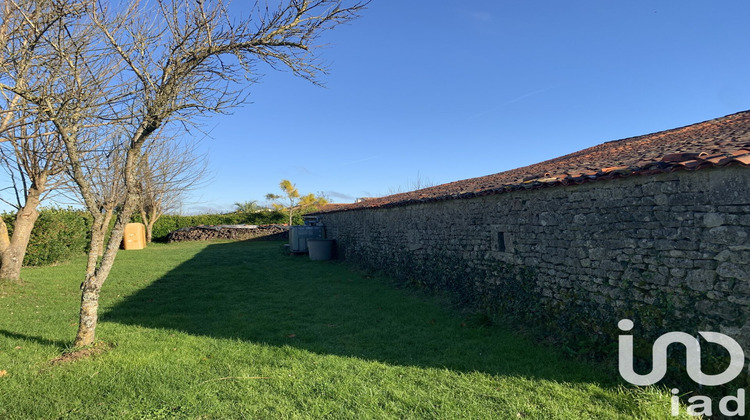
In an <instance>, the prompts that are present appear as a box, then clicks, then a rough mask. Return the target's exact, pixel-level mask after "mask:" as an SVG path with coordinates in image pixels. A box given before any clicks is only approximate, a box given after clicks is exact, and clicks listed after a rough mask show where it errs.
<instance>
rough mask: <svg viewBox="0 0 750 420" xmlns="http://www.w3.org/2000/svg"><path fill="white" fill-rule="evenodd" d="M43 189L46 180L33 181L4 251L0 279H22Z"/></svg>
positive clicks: (9, 280) (16, 280)
mask: <svg viewBox="0 0 750 420" xmlns="http://www.w3.org/2000/svg"><path fill="white" fill-rule="evenodd" d="M40 186H41V188H40ZM43 189H44V181H40V183H39V185H37V183H36V182H35V183H32V184H31V187H30V188H29V192H28V196H27V197H26V204H24V206H23V207H22V208H21V209H20V210H19V211H18V213H17V214H16V222H15V225H14V226H13V236H12V237H11V238H10V242H9V243H8V246H7V248H6V249H5V251H4V252H3V253H2V265H0V279H2V280H3V281H8V282H16V283H17V282H19V281H20V279H21V266H22V265H23V258H24V257H25V256H26V248H27V247H28V245H29V239H31V230H32V229H33V228H34V224H35V223H36V220H37V219H38V218H39V211H38V210H37V207H39V201H40V200H39V197H40V196H41V193H42V191H43ZM4 224H5V223H3V225H4ZM5 234H6V235H7V227H6V228H5ZM0 235H1V233H0Z"/></svg>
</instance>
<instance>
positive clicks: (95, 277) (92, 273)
mask: <svg viewBox="0 0 750 420" xmlns="http://www.w3.org/2000/svg"><path fill="white" fill-rule="evenodd" d="M133 202H134V200H130V199H129V200H126V201H125V206H124V207H123V210H122V211H121V212H120V213H119V214H118V215H117V221H116V222H115V227H114V228H113V229H112V233H111V234H110V236H109V241H107V248H106V250H105V251H104V255H103V256H102V261H101V264H99V265H98V266H96V264H94V266H93V267H92V266H91V261H92V256H93V259H94V261H96V260H97V259H98V258H97V257H98V255H97V254H98V251H95V250H93V247H94V244H93V243H92V250H91V251H90V252H89V267H87V273H86V280H85V281H84V282H83V284H82V285H81V312H80V319H79V321H78V333H77V334H76V339H75V342H74V346H75V347H84V346H89V345H92V344H94V342H95V340H96V325H97V320H98V311H99V292H100V291H101V289H102V285H103V284H104V281H105V280H107V277H108V276H109V272H110V270H112V266H113V265H114V263H115V257H116V256H117V250H118V249H119V248H120V243H121V242H122V238H123V236H124V233H125V224H127V222H128V221H129V220H130V216H131V215H132V214H133V211H132V207H133ZM102 219H104V217H102ZM102 221H103V220H102ZM107 225H108V224H107ZM103 231H104V232H106V229H104V230H103ZM101 239H103V238H100V239H99V240H100V242H99V243H101ZM93 240H94V239H93V235H92V242H93Z"/></svg>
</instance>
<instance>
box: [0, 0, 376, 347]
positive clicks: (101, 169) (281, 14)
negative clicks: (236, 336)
mask: <svg viewBox="0 0 750 420" xmlns="http://www.w3.org/2000/svg"><path fill="white" fill-rule="evenodd" d="M365 4H366V1H365V2H354V3H352V4H350V5H348V6H347V5H344V1H343V0H278V1H275V2H272V3H256V4H255V5H254V6H253V7H252V8H249V10H248V12H249V13H248V15H247V16H245V17H235V16H233V15H232V14H230V12H229V4H228V1H223V0H193V1H185V0H153V1H147V0H143V1H141V0H131V1H129V2H125V3H116V2H112V3H110V2H100V1H95V0H6V1H5V2H4V3H3V5H2V6H1V7H2V8H3V10H2V12H3V13H4V16H3V17H4V19H3V20H2V23H0V49H1V51H2V55H0V92H2V94H3V97H2V101H3V102H2V104H0V113H1V115H0V133H5V132H6V131H8V130H10V129H12V128H14V127H19V126H23V125H25V124H29V123H31V122H33V124H36V125H35V127H45V128H44V129H45V130H49V132H50V135H51V136H52V137H50V139H55V140H56V141H60V142H62V144H63V145H64V150H65V156H64V157H63V159H64V161H65V162H66V171H67V173H68V174H69V176H70V177H71V178H72V179H73V181H74V183H75V185H76V187H77V189H78V192H79V194H80V195H81V198H82V200H83V202H84V203H85V205H86V207H87V209H88V210H89V212H90V213H91V215H92V217H93V218H94V226H95V227H96V226H104V225H105V223H104V222H105V221H106V220H105V219H106V211H103V207H105V206H104V204H103V203H105V202H108V201H107V199H105V198H104V197H107V196H114V195H118V194H120V198H117V200H116V201H119V202H121V210H120V212H119V213H118V214H117V221H116V223H115V227H114V229H113V231H112V233H111V235H110V240H109V242H108V243H107V246H106V250H104V252H103V257H102V258H101V260H99V259H98V258H97V257H98V255H94V253H95V252H96V251H95V250H101V249H102V243H101V241H102V240H103V237H100V236H99V235H92V247H91V249H92V254H90V255H89V266H88V269H87V274H86V279H85V281H84V283H83V285H82V298H81V321H80V324H79V332H78V336H77V338H76V345H87V344H91V343H93V340H94V330H95V327H96V321H97V311H98V298H99V292H100V290H101V287H102V284H103V283H104V281H105V280H106V278H107V276H108V274H109V271H110V269H111V267H112V264H113V262H114V259H115V256H116V254H117V248H118V245H119V243H120V241H121V239H122V231H123V229H124V226H125V224H126V223H127V222H128V221H129V220H130V217H131V215H132V213H133V212H134V211H136V209H137V207H138V205H139V197H141V196H142V194H141V193H142V192H143V191H146V190H149V189H151V190H154V188H153V186H148V185H144V184H143V183H142V182H141V179H140V178H139V173H140V175H152V174H154V175H155V174H156V173H157V172H158V170H157V166H155V165H154V163H153V162H154V159H155V158H154V157H153V156H155V155H153V154H152V155H151V156H149V153H153V152H150V151H149V150H148V142H149V140H150V139H152V138H153V137H154V133H156V132H157V131H158V130H159V129H161V128H162V127H164V126H165V125H167V124H170V123H171V124H182V125H183V127H186V128H188V127H190V126H192V125H193V124H194V123H195V122H196V118H198V117H200V116H205V115H209V114H211V113H221V112H226V111H227V110H229V109H230V108H232V107H234V106H237V105H239V104H241V103H242V102H243V100H244V99H245V95H246V94H247V89H248V87H249V86H251V85H252V83H253V82H255V81H256V80H257V73H256V71H255V68H256V66H259V65H263V64H265V65H269V66H270V67H271V68H273V69H279V70H281V69H285V70H289V71H291V72H292V73H293V74H294V75H296V76H299V77H302V78H304V79H306V80H309V81H310V82H312V83H316V84H318V83H320V77H321V75H323V74H324V73H325V68H324V67H323V66H321V65H320V63H319V61H318V59H317V57H316V56H315V54H314V49H315V46H316V45H315V44H316V40H317V39H318V37H319V36H320V35H321V33H323V32H324V31H326V30H329V29H332V28H334V27H335V26H337V25H339V24H342V23H345V22H348V21H351V20H352V19H354V18H355V17H356V16H357V14H358V13H359V12H360V11H361V10H362V9H363V8H364V6H365ZM165 147H166V149H165V150H169V147H170V146H166V145H165ZM144 151H146V152H147V153H146V156H144ZM107 170H111V171H114V172H113V173H114V174H118V173H119V179H120V180H121V184H120V185H114V184H113V185H112V189H111V190H110V191H107V188H109V186H106V187H105V186H104V185H103V181H102V180H103V179H105V178H106V177H107V176H108V175H106V173H107V172H106V171H107ZM169 182H173V183H174V181H169ZM169 182H167V183H169ZM115 191H119V193H117V194H114V192H115ZM1 228H2V226H0V230H1ZM0 233H1V232H0ZM0 236H1V235H0ZM96 241H100V242H99V243H96ZM0 242H2V241H0ZM0 248H2V243H0Z"/></svg>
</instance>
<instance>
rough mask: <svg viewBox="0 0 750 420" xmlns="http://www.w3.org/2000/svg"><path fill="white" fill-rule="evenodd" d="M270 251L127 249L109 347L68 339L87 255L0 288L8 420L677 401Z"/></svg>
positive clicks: (111, 292) (108, 313)
mask: <svg viewBox="0 0 750 420" xmlns="http://www.w3.org/2000/svg"><path fill="white" fill-rule="evenodd" d="M280 247H281V245H280V244H279V243H278V242H272V243H267V242H235V243H216V242H214V243H210V244H206V243H183V244H173V245H161V244H154V245H152V246H150V247H149V248H148V249H146V250H143V251H130V252H121V254H120V255H118V261H117V263H116V267H115V270H114V271H113V272H112V274H111V276H110V279H109V280H108V282H107V283H106V284H105V287H104V291H103V293H102V298H101V303H102V306H101V309H100V313H101V320H100V325H99V329H98V338H99V339H100V340H102V341H103V342H105V343H106V345H108V346H112V347H111V348H110V349H109V350H107V351H106V352H104V353H102V354H100V355H96V356H92V357H90V358H87V359H83V360H78V361H75V362H71V363H61V364H52V363H51V362H50V361H51V360H52V359H54V358H55V357H57V356H59V355H60V354H61V353H62V352H64V351H65V350H66V348H67V346H68V344H69V343H70V342H71V341H72V338H73V337H74V334H75V330H76V321H77V309H78V300H79V292H78V285H79V283H80V281H81V279H82V275H83V265H84V264H83V261H82V260H78V261H72V262H70V263H67V264H63V265H59V266H56V267H44V268H33V269H26V270H24V271H23V278H24V280H25V284H24V285H21V286H5V287H4V288H2V289H0V312H2V313H3V316H2V318H0V371H6V372H7V373H6V374H5V375H3V376H1V377H0V418H8V419H30V418H43V419H58V418H60V419H81V418H92V419H164V418H191V419H214V418H217V419H219V418H221V419H223V418H228V419H229V418H273V419H277V418H278V419H296V418H314V419H317V418H330V419H341V418H349V419H360V418H374V419H377V418H394V419H405V418H420V419H421V418H434V419H448V418H451V419H453V418H470V419H489V418H493V419H516V418H529V419H652V418H654V419H658V418H673V417H671V416H670V414H669V408H670V403H669V395H668V394H666V393H665V392H661V391H658V390H655V389H651V388H646V389H635V388H626V387H622V386H620V385H618V384H617V382H616V381H617V379H616V375H614V374H613V372H612V371H611V370H608V369H604V368H602V367H600V366H592V365H588V364H584V363H581V362H578V361H574V360H570V359H569V358H567V357H566V356H565V355H564V354H563V353H561V352H557V351H555V350H553V349H550V348H546V347H543V346H539V345H536V344H534V343H532V342H529V341H528V340H526V339H524V338H521V337H518V336H515V335H514V334H513V333H511V332H510V330H509V329H506V328H503V327H501V326H487V325H485V324H484V323H483V322H481V319H479V318H475V317H471V316H468V315H467V314H465V313H462V312H460V311H458V310H455V309H452V308H450V307H449V306H447V305H445V304H442V303H440V302H438V301H436V299H433V298H429V297H426V296H421V295H419V294H418V293H415V292H410V291H405V290H398V289H396V288H395V287H393V286H392V285H391V284H390V283H389V281H388V280H387V279H383V278H378V277H374V276H370V275H367V274H366V273H363V272H360V271H358V270H356V269H354V268H352V267H351V266H349V265H347V264H345V263H342V262H335V261H334V262H311V261H309V260H307V259H306V258H305V257H292V256H287V255H283V253H282V252H281V251H280Z"/></svg>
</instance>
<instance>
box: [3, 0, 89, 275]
mask: <svg viewBox="0 0 750 420" xmlns="http://www.w3.org/2000/svg"><path fill="white" fill-rule="evenodd" d="M69 6H70V7H60V4H59V3H57V2H53V1H44V0H39V1H31V0H10V1H6V2H4V3H3V5H2V9H1V10H0V12H1V13H2V16H0V20H1V21H2V23H0V143H2V144H1V145H0V159H1V161H2V165H3V166H4V168H5V170H6V171H7V172H8V174H9V175H10V179H11V181H12V184H13V185H11V186H9V187H7V188H5V189H4V190H6V191H12V192H13V193H14V194H13V195H14V197H13V198H11V199H7V198H0V199H1V200H2V201H4V202H6V203H7V204H10V205H11V206H13V207H15V208H16V210H17V212H16V218H15V222H14V229H13V236H12V237H9V236H8V228H7V226H6V225H5V222H4V221H3V220H1V219H0V261H1V263H0V279H2V280H10V281H18V280H19V277H20V269H21V265H22V263H23V259H24V256H25V254H26V248H27V246H28V242H29V238H30V235H31V230H32V229H33V227H34V224H35V223H36V220H37V218H38V216H39V212H38V207H39V205H40V203H41V201H42V199H43V198H44V196H45V195H46V193H48V192H49V191H50V190H54V189H55V188H56V187H57V186H58V185H59V183H60V181H61V177H60V174H61V173H62V172H63V170H64V169H65V161H64V153H63V149H62V141H61V138H60V136H59V134H58V133H56V131H55V128H54V126H53V125H52V124H50V122H49V120H47V119H39V118H37V116H36V115H35V113H34V110H33V109H32V107H30V105H29V104H28V102H27V101H25V100H24V98H23V95H21V94H19V92H24V93H29V92H38V91H43V90H48V91H49V90H50V85H51V81H52V80H54V79H55V78H56V77H57V76H58V73H57V72H56V69H54V68H51V67H48V66H45V64H46V63H48V62H49V60H50V59H51V58H52V56H53V55H54V52H53V51H51V50H50V49H49V48H48V44H47V42H46V40H47V39H48V38H50V37H53V36H54V33H55V29H56V28H57V29H59V28H60V27H61V26H60V24H61V22H62V21H63V20H64V19H65V18H66V17H67V16H69V15H70V14H75V13H77V11H78V10H79V8H78V7H76V6H75V5H73V4H71V5H69Z"/></svg>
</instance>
